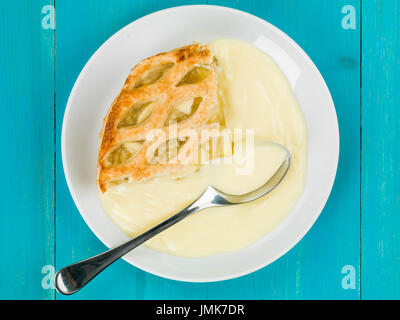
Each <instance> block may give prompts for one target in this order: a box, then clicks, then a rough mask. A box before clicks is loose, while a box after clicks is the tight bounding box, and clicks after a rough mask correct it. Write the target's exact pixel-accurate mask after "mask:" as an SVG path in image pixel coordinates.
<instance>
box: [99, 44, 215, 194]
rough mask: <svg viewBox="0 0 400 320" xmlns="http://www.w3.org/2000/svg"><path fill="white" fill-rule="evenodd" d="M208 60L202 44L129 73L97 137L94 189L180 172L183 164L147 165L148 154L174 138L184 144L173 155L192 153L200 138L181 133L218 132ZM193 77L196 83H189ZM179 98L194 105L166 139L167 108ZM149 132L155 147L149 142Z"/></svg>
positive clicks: (207, 50)
mask: <svg viewBox="0 0 400 320" xmlns="http://www.w3.org/2000/svg"><path fill="white" fill-rule="evenodd" d="M213 59H214V56H213V54H212V52H211V50H210V47H209V46H208V45H200V44H198V43H195V44H193V45H189V46H186V47H183V48H179V49H175V50H173V51H170V52H167V53H160V54H157V55H155V56H153V57H150V58H147V59H145V60H143V61H141V62H140V63H139V64H138V65H136V66H135V67H134V68H133V69H132V71H131V72H130V74H129V76H128V78H127V80H126V82H125V84H124V86H123V88H122V91H121V92H120V94H119V95H118V97H117V98H116V99H115V100H114V102H113V104H112V106H111V107H110V109H109V111H108V113H107V115H106V117H105V119H104V123H103V128H102V130H101V132H100V138H101V143H100V148H99V157H98V164H97V184H98V185H99V187H100V190H101V191H102V192H105V191H106V190H107V187H108V185H109V184H110V183H116V182H120V181H125V180H126V181H129V182H136V181H141V180H143V179H151V178H153V177H156V176H161V175H166V174H171V173H174V172H177V171H179V170H182V168H183V166H187V163H185V164H184V163H182V162H180V161H178V162H177V163H167V164H165V163H157V162H155V163H152V161H150V160H151V159H149V154H155V153H157V145H161V143H163V142H164V144H165V143H166V141H167V140H169V139H174V138H184V139H186V140H183V142H182V144H184V146H185V148H182V147H181V148H180V149H179V151H178V152H179V153H182V152H184V153H186V154H187V155H189V154H193V153H194V152H196V150H198V146H199V144H201V143H202V142H203V141H202V140H201V137H200V135H198V136H197V137H193V136H191V137H189V138H188V135H187V129H194V131H195V132H198V133H199V131H200V130H201V129H204V128H217V129H218V128H219V124H220V123H219V122H218V121H214V120H212V119H214V118H215V114H216V113H217V112H218V103H217V92H216V91H217V86H216V74H215V70H214V64H213ZM199 74H200V76H199ZM196 76H197V80H199V79H200V80H199V81H193V79H194V80H196ZM185 99H186V100H187V99H192V100H188V101H194V102H193V104H192V105H191V108H192V113H190V114H189V115H188V116H187V118H186V119H184V120H183V121H180V122H178V123H176V124H174V125H175V126H176V129H177V130H176V132H175V133H173V134H171V126H170V125H169V123H167V121H168V119H173V118H174V117H171V112H175V111H173V110H172V108H173V106H174V105H175V104H176V103H177V101H178V102H179V101H186V100H185ZM195 104H196V106H195ZM189 106H190V103H189ZM194 106H195V107H196V109H195V110H194V111H193V108H194ZM171 110H172V111H171ZM178 114H184V113H179V112H178ZM184 115H185V114H184ZM155 129H157V130H158V133H159V134H158V135H157V138H156V140H157V143H155V142H154V140H152V141H151V140H150V139H149V133H150V132H155V131H154V130H155ZM192 131H193V130H192ZM160 133H164V135H163V134H161V135H160ZM128 150H129V151H128ZM134 150H137V151H134ZM126 158H127V159H126ZM115 159H116V160H115ZM121 159H122V160H121Z"/></svg>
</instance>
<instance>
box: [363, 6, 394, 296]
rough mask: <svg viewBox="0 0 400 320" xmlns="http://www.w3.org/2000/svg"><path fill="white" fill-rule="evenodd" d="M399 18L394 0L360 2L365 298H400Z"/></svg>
mask: <svg viewBox="0 0 400 320" xmlns="http://www.w3.org/2000/svg"><path fill="white" fill-rule="evenodd" d="M399 19H400V3H399V2H398V1H378V0H374V1H363V28H362V37H363V46H362V51H363V63H362V65H363V70H362V139H363V142H362V212H363V215H362V298H363V299H400V226H399V225H400V215H399V205H400V197H399V191H400V145H399V141H398V140H397V139H400V131H399V127H400V109H399V106H398V104H399V101H400V88H399V84H400V65H399V62H398V59H399V56H400V42H399V39H400V31H399V28H400V23H399Z"/></svg>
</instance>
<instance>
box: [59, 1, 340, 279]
mask: <svg viewBox="0 0 400 320" xmlns="http://www.w3.org/2000/svg"><path fill="white" fill-rule="evenodd" d="M196 8H197V9H201V10H203V9H211V10H221V11H225V12H230V13H233V14H237V15H239V16H244V17H247V18H250V19H253V20H255V21H256V22H258V23H261V24H264V25H266V26H268V27H269V28H271V29H272V30H274V32H276V33H277V34H278V35H279V36H280V37H281V38H283V39H284V40H285V41H286V42H288V43H289V44H290V45H291V46H292V47H294V48H295V49H296V51H297V52H298V53H299V54H301V56H302V57H303V59H304V61H305V62H306V63H307V64H308V65H309V66H310V67H311V68H312V69H313V70H314V72H315V75H316V76H317V77H318V78H319V81H320V83H321V84H322V85H323V88H324V89H325V90H326V92H327V93H328V95H329V97H330V100H331V103H332V106H333V108H332V110H331V111H333V115H334V117H335V120H336V121H335V123H334V126H335V129H336V133H337V134H336V135H335V140H336V141H335V142H336V144H335V146H334V147H335V149H336V150H334V151H335V155H336V156H335V159H334V160H335V161H334V165H335V170H332V172H331V174H330V177H329V186H330V189H329V192H328V194H327V195H326V198H325V199H323V201H322V202H321V205H320V206H319V208H318V210H316V214H315V215H314V216H313V219H309V221H308V223H307V225H306V226H305V227H304V228H303V230H302V231H301V232H299V233H298V236H297V237H296V238H295V239H294V240H292V241H291V242H290V243H287V245H286V246H285V249H283V250H281V251H280V252H279V253H278V254H276V255H275V256H273V257H271V258H269V259H265V261H264V262H263V263H261V264H258V265H256V266H253V267H252V268H248V269H246V270H245V271H242V272H236V273H231V274H227V275H226V276H211V277H204V278H202V279H197V278H190V277H187V276H183V277H178V276H171V275H169V274H163V273H162V272H158V271H154V270H151V268H148V267H146V266H143V265H141V264H139V263H136V262H133V261H132V260H128V259H127V258H126V256H125V257H122V259H124V260H125V261H126V262H128V263H129V264H131V265H132V266H134V267H137V268H139V269H141V270H143V271H145V272H148V273H150V274H154V275H156V276H159V277H162V278H166V279H170V280H175V281H181V282H194V283H206V282H218V281H225V280H229V279H234V278H239V277H242V276H244V275H248V274H250V273H253V272H255V271H257V270H260V269H262V268H264V267H266V266H268V265H269V264H271V263H273V262H274V261H276V260H278V259H279V258H281V257H282V256H284V255H285V254H286V253H287V252H288V251H290V250H291V249H292V248H293V247H295V246H296V245H297V244H298V243H299V242H300V241H301V239H303V238H304V236H305V235H306V234H307V233H308V232H309V231H310V229H311V228H312V226H313V225H314V224H315V222H316V220H317V219H318V218H319V216H320V215H321V213H322V211H323V209H324V207H325V205H326V202H327V201H328V199H329V197H330V194H331V192H332V189H333V185H334V182H335V178H336V174H337V169H338V163H339V155H340V132H339V124H338V118H337V112H336V107H335V103H334V101H333V98H332V95H331V93H330V90H329V88H328V86H327V84H326V82H325V79H324V78H323V76H322V74H321V72H320V71H319V69H318V68H317V66H316V65H315V63H314V62H313V60H312V59H311V58H310V57H309V55H308V54H307V53H306V52H305V51H304V50H303V48H301V47H300V45H298V44H297V43H296V42H295V41H294V40H293V39H292V38H291V37H290V36H289V35H287V34H286V33H285V32H283V31H282V30H280V29H279V28H277V27H276V26H274V25H273V24H271V23H270V22H268V21H266V20H264V19H262V18H259V17H257V16H255V15H253V14H251V13H248V12H245V11H242V10H239V9H235V8H231V7H225V6H218V5H199V4H195V5H183V6H173V7H170V8H166V9H162V10H158V11H154V12H152V13H149V14H147V15H145V16H143V17H140V18H138V19H136V20H134V21H132V22H130V23H128V24H127V25H125V26H124V27H122V28H121V29H119V30H118V31H117V32H115V33H114V34H113V35H112V36H110V37H109V38H108V39H107V40H106V41H105V42H103V43H102V44H101V45H100V46H99V47H98V48H97V49H96V51H95V52H94V53H93V54H92V55H91V56H90V58H89V60H88V61H87V62H86V64H85V66H84V67H83V68H82V70H81V71H80V72H79V75H78V77H77V79H76V80H75V82H74V85H73V88H72V90H71V92H70V94H69V97H68V101H67V104H66V108H65V111H64V116H63V122H62V129H61V158H62V165H63V171H64V177H65V180H66V182H67V186H68V190H69V192H70V194H71V197H72V200H73V202H74V204H75V206H76V208H77V209H78V212H79V214H80V216H81V217H82V219H83V220H84V221H85V223H86V225H87V226H88V227H89V228H90V230H91V231H92V232H93V233H94V234H95V236H96V237H97V238H98V239H99V240H100V241H101V242H102V243H103V244H104V245H105V246H106V247H107V248H111V246H110V245H109V244H108V242H107V241H106V240H105V239H104V237H103V236H102V235H101V234H99V233H98V232H97V231H96V229H95V227H94V226H93V224H92V223H90V222H89V220H88V218H87V217H86V216H85V214H83V213H82V210H83V209H82V208H81V206H80V205H79V203H80V202H79V200H78V197H77V195H76V192H75V190H74V188H73V187H72V181H71V176H70V173H69V171H70V170H69V167H68V165H67V160H66V153H67V151H66V129H65V128H66V126H67V125H66V124H67V122H68V120H69V115H70V112H71V104H72V101H73V100H74V98H75V95H76V91H77V88H78V87H79V84H80V82H81V80H82V76H83V74H84V73H86V71H87V69H88V68H89V67H90V65H91V64H92V63H93V61H94V60H95V58H96V57H97V55H99V54H100V52H101V51H102V50H103V49H104V48H105V47H107V46H109V45H110V43H111V42H112V41H113V40H114V39H115V38H116V37H118V36H119V35H120V34H122V33H123V32H124V31H125V30H126V29H128V28H129V27H131V26H132V25H134V24H138V23H141V22H142V21H144V20H146V19H149V18H154V17H155V16H157V15H161V14H165V13H167V12H169V11H175V10H187V9H196ZM327 185H328V181H327ZM275 229H276V227H275ZM150 250H151V249H150Z"/></svg>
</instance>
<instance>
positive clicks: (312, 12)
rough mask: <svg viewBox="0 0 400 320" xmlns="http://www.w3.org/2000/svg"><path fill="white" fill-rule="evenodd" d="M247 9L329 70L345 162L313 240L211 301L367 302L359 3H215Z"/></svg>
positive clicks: (213, 293) (216, 291)
mask: <svg viewBox="0 0 400 320" xmlns="http://www.w3.org/2000/svg"><path fill="white" fill-rule="evenodd" d="M209 3H210V4H219V5H225V6H230V7H234V8H237V9H241V10H244V11H247V12H249V13H252V14H254V15H257V16H259V17H261V18H263V19H265V20H267V21H268V22H270V23H272V24H274V25H275V26H277V27H278V28H280V29H281V30H283V31H284V32H286V33H287V34H288V35H289V36H290V37H291V38H293V39H294V40H295V41H296V42H297V43H298V44H299V45H300V46H301V47H302V48H303V49H304V50H305V51H306V52H307V54H308V55H309V56H310V57H311V59H312V60H313V61H314V63H315V64H316V65H317V67H318V68H319V70H320V71H321V73H322V75H323V77H324V78H325V80H326V82H327V85H328V87H329V89H330V91H331V94H332V97H333V100H334V102H335V106H336V110H337V114H338V121H339V129H340V135H341V138H340V144H341V146H340V161H339V168H338V174H337V177H336V182H335V185H334V188H333V191H332V194H331V197H330V199H329V201H328V203H327V206H326V207H325V209H324V211H323V213H322V215H321V216H320V218H319V219H318V220H317V222H316V224H315V225H314V227H313V228H312V229H311V231H310V232H309V233H308V234H307V235H306V237H305V238H304V239H303V240H302V241H301V242H300V243H299V244H298V245H297V246H296V247H295V248H294V249H292V250H291V251H290V252H289V253H288V254H286V255H285V256H284V257H282V258H281V259H279V260H278V261H276V262H275V263H273V264H272V265H270V266H267V267H266V268H264V269H263V270H260V271H258V272H256V273H254V274H252V275H249V276H246V277H243V278H240V279H236V280H231V281H226V282H221V283H215V284H209V289H208V291H209V298H216V299H218V298H222V297H225V298H233V299H243V298H248V299H359V297H360V188H359V187H360V28H359V26H358V25H357V28H356V30H344V29H343V28H342V25H341V21H342V18H343V17H344V15H343V14H342V13H341V11H342V8H343V6H345V5H352V6H354V8H355V9H356V13H357V21H358V19H359V17H360V2H359V1H348V0H346V1H279V0H271V1H256V0H251V1H250V0H239V1H219V0H218V1H209ZM346 265H351V266H353V267H354V268H355V271H356V288H355V289H354V290H353V289H347V290H345V289H343V288H342V285H341V283H342V277H343V276H344V275H343V274H342V268H343V267H344V266H346Z"/></svg>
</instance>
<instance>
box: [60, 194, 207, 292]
mask: <svg viewBox="0 0 400 320" xmlns="http://www.w3.org/2000/svg"><path fill="white" fill-rule="evenodd" d="M205 194H206V192H205V193H203V195H201V196H200V197H199V198H198V199H197V200H195V201H194V202H192V203H191V204H190V205H188V206H187V207H186V208H185V209H183V210H182V211H180V212H178V213H177V214H175V215H173V216H172V217H171V218H169V219H167V220H165V221H163V222H161V223H160V224H158V225H156V226H155V227H153V228H151V229H150V230H148V231H146V232H145V233H143V234H141V235H140V236H138V237H136V238H134V239H132V240H129V241H128V242H126V243H124V244H122V245H120V246H118V247H115V248H112V249H110V250H108V251H106V252H104V253H101V254H98V255H97V256H94V257H92V258H89V259H86V260H83V261H81V262H78V263H74V264H72V265H70V266H68V267H65V268H63V269H61V270H60V271H58V272H57V274H56V276H55V286H56V288H57V290H58V291H59V292H60V293H62V294H65V295H70V294H73V293H75V292H77V291H78V290H80V289H82V288H83V287H84V286H85V285H86V284H87V283H88V282H89V281H90V280H92V279H93V278H94V277H96V276H97V275H98V274H99V273H100V272H101V271H103V270H104V269H105V268H107V267H108V266H109V265H110V264H112V263H113V262H115V261H116V260H118V259H119V258H121V257H122V256H124V255H125V254H127V253H128V252H129V251H131V250H132V249H134V248H136V247H137V246H139V245H141V244H143V243H144V242H146V241H147V240H149V239H150V238H152V237H154V236H155V235H157V234H159V233H160V232H162V231H164V230H165V229H168V228H169V227H171V226H173V225H174V224H176V223H178V222H179V221H181V220H183V219H185V218H186V217H188V216H190V215H191V214H193V213H195V212H197V211H200V210H202V209H205V208H206V207H209V206H210V205H205V203H204V201H202V199H203V196H204V195H205Z"/></svg>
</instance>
